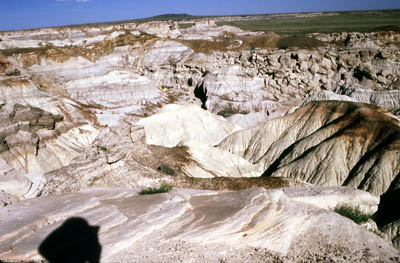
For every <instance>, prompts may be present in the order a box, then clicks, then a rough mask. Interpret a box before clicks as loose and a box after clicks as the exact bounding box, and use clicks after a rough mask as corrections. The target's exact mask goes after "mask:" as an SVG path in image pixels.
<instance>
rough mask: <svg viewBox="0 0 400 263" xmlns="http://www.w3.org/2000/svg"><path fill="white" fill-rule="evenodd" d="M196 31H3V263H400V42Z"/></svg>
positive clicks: (197, 26)
mask: <svg viewBox="0 0 400 263" xmlns="http://www.w3.org/2000/svg"><path fill="white" fill-rule="evenodd" d="M190 23H193V26H191V27H181V26H180V25H179V24H178V23H176V22H147V23H125V24H120V25H94V26H80V27H63V28H45V29H37V30H26V31H14V32H11V31H10V32H2V33H0V40H1V41H0V51H1V53H0V118H1V126H0V205H1V207H0V261H1V262H20V261H23V262H36V261H38V262H40V261H41V260H43V259H44V258H43V256H46V255H48V254H46V253H49V251H47V252H46V251H45V248H46V247H47V246H50V247H52V246H55V248H53V249H50V252H51V250H53V251H58V250H57V249H60V248H59V247H60V246H61V247H62V248H63V249H64V250H65V249H66V250H67V249H68V247H69V246H70V244H68V242H67V241H65V240H61V241H60V240H57V237H56V236H57V234H58V233H60V232H62V229H63V228H66V227H67V226H68V225H71V224H73V223H74V222H75V223H77V224H78V225H79V224H80V226H79V227H82V225H84V226H86V228H85V229H86V231H88V230H87V229H89V230H90V231H92V230H93V231H92V232H90V231H89V232H90V233H92V234H91V235H94V238H92V239H91V240H93V242H94V244H95V246H94V247H95V249H94V251H95V252H96V253H95V254H96V255H95V256H93V257H92V258H97V259H99V258H100V261H101V262H178V261H179V262H400V253H399V250H398V249H400V213H399V209H398V202H399V201H400V121H399V116H400V46H399V43H400V33H399V31H395V30H394V31H393V30H392V31H390V30H384V31H379V32H373V33H357V32H354V33H340V34H338V33H335V34H313V35H309V36H307V37H308V38H309V39H310V41H311V40H313V41H315V42H317V43H319V45H318V46H315V47H312V48H311V47H310V48H285V49H283V48H282V46H279V39H280V38H281V36H279V35H277V34H275V33H255V32H246V31H243V30H241V29H239V28H236V27H232V26H217V24H216V23H215V22H214V21H212V20H196V21H190ZM260 42H261V43H262V45H261V46H260V45H259V44H260ZM161 185H169V186H171V187H172V190H171V191H170V192H168V193H164V194H157V195H139V194H138V192H139V191H140V189H143V188H147V187H159V186H161ZM343 204H347V205H349V206H353V207H359V208H360V209H361V210H362V211H363V212H365V213H370V214H374V215H373V217H372V219H370V220H369V221H368V223H367V224H365V225H363V226H360V225H357V224H355V223H353V222H352V221H351V220H349V219H347V218H345V217H342V216H340V215H339V214H336V213H334V212H333V209H334V208H335V207H336V206H338V205H343ZM71 218H72V219H71ZM89 226H90V227H89ZM95 226H96V227H95ZM79 227H75V228H76V229H81V228H79ZM76 229H75V230H76ZM70 232H71V231H70ZM83 233H85V231H83V232H82V231H75V232H73V231H72V232H71V233H69V238H70V239H73V241H72V242H78V241H79V240H82V239H83V240H85V239H87V237H86V236H85V234H83ZM94 233H95V234H94ZM53 239H54V240H56V241H52V240H53ZM45 240H46V242H43V241H45ZM49 240H50V241H49ZM70 241H71V240H70ZM57 245H58V246H59V247H58V248H57ZM60 253H61V252H60ZM66 255H68V256H71V255H72V254H68V253H67V254H66ZM68 256H65V257H68ZM81 256H82V255H81ZM49 257H51V256H49V255H48V256H47V259H49ZM58 260H59V261H60V259H58ZM63 260H65V262H73V261H74V260H76V258H72V259H68V260H70V261H68V260H67V259H65V258H64V259H63ZM95 261H96V260H92V261H90V262H95ZM97 261H98V260H97ZM60 262H61V261H60Z"/></svg>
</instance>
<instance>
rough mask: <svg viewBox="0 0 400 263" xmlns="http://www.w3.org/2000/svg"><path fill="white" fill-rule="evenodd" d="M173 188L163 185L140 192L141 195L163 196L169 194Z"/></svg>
mask: <svg viewBox="0 0 400 263" xmlns="http://www.w3.org/2000/svg"><path fill="white" fill-rule="evenodd" d="M171 189H172V187H171V186H169V185H166V184H164V185H161V186H160V187H158V188H153V187H149V188H145V189H142V190H140V192H139V194H140V195H152V194H161V193H168V192H169V191H171Z"/></svg>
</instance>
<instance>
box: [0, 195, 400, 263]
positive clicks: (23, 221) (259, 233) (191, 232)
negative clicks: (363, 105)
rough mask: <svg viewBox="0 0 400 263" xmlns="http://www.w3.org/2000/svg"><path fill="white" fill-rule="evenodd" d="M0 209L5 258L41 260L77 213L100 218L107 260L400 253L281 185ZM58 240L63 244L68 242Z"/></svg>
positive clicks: (94, 221)
mask: <svg viewBox="0 0 400 263" xmlns="http://www.w3.org/2000/svg"><path fill="white" fill-rule="evenodd" d="M301 191H302V190H301V189H298V190H297V193H301ZM307 191H308V190H307V189H306V192H307ZM319 191H320V193H323V192H324V191H323V190H321V189H320V190H319ZM300 195H301V194H300ZM323 200H327V201H328V202H329V201H330V199H326V196H325V198H324V199H320V200H319V201H323ZM320 205H322V203H320ZM0 212H1V213H0V214H1V215H3V217H2V218H1V221H2V226H3V227H2V228H1V229H0V236H1V238H0V240H1V245H0V258H2V259H4V260H17V261H18V260H40V259H41V257H40V255H39V253H38V248H39V246H40V244H41V242H42V241H43V240H44V239H45V238H46V236H48V235H49V234H50V233H52V231H55V230H56V229H57V228H58V227H60V225H61V224H62V223H63V222H64V221H65V220H67V219H68V218H70V217H74V218H81V219H80V220H81V221H83V220H87V221H88V224H89V225H92V226H97V228H98V240H99V245H100V246H101V249H100V250H101V253H100V255H98V256H99V257H101V262H116V261H117V262H128V261H129V262H131V261H157V262H170V261H177V260H182V261H187V260H194V261H196V262H200V261H201V262H202V261H207V262H218V261H221V260H222V261H226V260H229V261H230V262H243V260H245V261H253V262H256V261H276V260H279V261H280V262H302V261H315V260H323V261H331V260H344V261H352V262H354V261H357V262H373V261H384V262H396V260H398V259H399V252H398V251H397V250H395V249H394V248H393V247H391V246H390V245H388V244H387V243H386V242H385V241H384V240H382V239H380V238H379V237H378V236H376V235H375V234H373V233H371V232H368V231H366V230H364V229H362V228H361V227H360V226H358V225H356V224H354V223H353V222H352V221H350V220H348V219H346V218H344V217H341V216H339V215H338V214H335V213H333V212H330V211H328V210H325V209H321V208H317V207H316V206H312V205H309V204H306V203H302V202H299V201H294V200H292V199H291V197H290V196H287V195H286V194H285V193H284V192H283V191H282V190H272V191H266V190H264V189H262V188H251V189H248V190H243V191H236V192H210V191H194V190H181V189H176V190H173V191H172V192H171V193H169V194H161V195H152V196H138V195H137V193H135V191H133V190H127V189H113V190H104V189H100V190H97V189H92V190H87V191H84V192H82V193H79V194H69V195H63V196H57V197H45V198H37V199H34V200H26V201H23V202H21V203H19V204H16V205H13V206H10V207H2V208H0ZM227 222H229V224H228V223H227ZM72 230H73V228H72ZM83 233H85V231H83V232H82V231H80V232H79V233H77V232H72V233H71V232H69V233H68V236H69V237H72V238H73V236H74V235H77V236H78V235H79V236H80V235H82V234H83ZM60 238H62V236H61V237H60ZM360 240H362V242H360ZM71 242H76V241H75V240H73V239H72V240H71ZM53 246H55V247H57V244H53ZM59 246H62V247H60V249H61V251H63V250H65V249H66V248H68V247H69V245H68V244H65V243H64V244H63V245H62V244H59ZM193 247H196V249H193ZM149 248H151V249H149ZM190 248H192V249H191V250H190ZM171 250H172V253H171ZM65 252H66V253H68V251H65ZM60 253H61V252H60Z"/></svg>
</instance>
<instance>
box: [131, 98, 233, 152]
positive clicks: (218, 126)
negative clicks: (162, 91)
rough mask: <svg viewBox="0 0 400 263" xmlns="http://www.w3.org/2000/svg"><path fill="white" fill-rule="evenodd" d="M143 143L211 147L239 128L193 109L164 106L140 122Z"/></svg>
mask: <svg viewBox="0 0 400 263" xmlns="http://www.w3.org/2000/svg"><path fill="white" fill-rule="evenodd" d="M138 125H143V126H144V129H145V133H146V143H147V144H152V145H159V146H164V147H174V146H177V145H178V144H180V145H184V144H185V143H190V142H191V141H197V142H199V143H201V144H202V145H209V146H214V145H216V144H218V143H219V142H220V141H221V140H222V139H224V138H225V137H226V136H227V135H229V134H231V133H233V132H235V131H237V130H239V129H240V127H238V126H236V125H234V124H232V123H230V122H229V121H227V120H225V119H224V118H222V117H220V116H216V115H214V114H212V113H210V112H207V111H205V110H202V109H201V108H200V107H198V106H196V105H173V104H171V105H167V106H165V107H164V108H163V109H162V111H160V112H159V113H157V114H155V115H153V116H151V117H148V118H145V119H142V120H141V121H139V122H138Z"/></svg>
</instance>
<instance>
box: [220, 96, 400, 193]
mask: <svg viewBox="0 0 400 263" xmlns="http://www.w3.org/2000/svg"><path fill="white" fill-rule="evenodd" d="M399 131H400V128H399V122H398V121H397V120H396V119H394V118H392V117H391V116H390V114H389V113H386V112H385V111H382V110H381V109H379V108H376V107H372V106H369V105H366V104H357V103H351V102H335V101H332V102H311V103H309V104H308V105H307V106H305V107H302V108H300V109H298V110H297V111H295V112H294V113H292V114H290V115H287V116H285V117H282V118H278V119H274V120H270V121H267V122H265V123H264V124H262V125H259V126H256V127H254V128H251V129H248V130H244V131H238V132H236V133H234V134H233V135H230V136H228V137H227V138H226V139H225V140H223V141H222V142H221V143H220V145H219V147H220V148H222V149H225V150H228V151H230V152H232V153H234V154H238V155H239V156H242V157H244V158H245V159H247V160H249V161H250V162H251V163H254V164H261V165H262V166H263V167H264V169H265V172H264V174H263V175H264V176H283V177H291V178H296V179H298V180H303V181H306V182H309V183H312V184H317V185H346V186H352V187H356V188H359V189H363V190H366V191H369V192H371V193H374V194H376V195H381V194H383V193H385V192H386V191H387V190H388V188H389V186H390V184H391V182H392V181H393V180H395V179H396V178H397V177H398V174H399V169H400V166H399V163H398V160H399V157H400V156H399V149H398V146H399V138H400V137H399V135H400V133H399ZM389 160H390V161H389Z"/></svg>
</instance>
